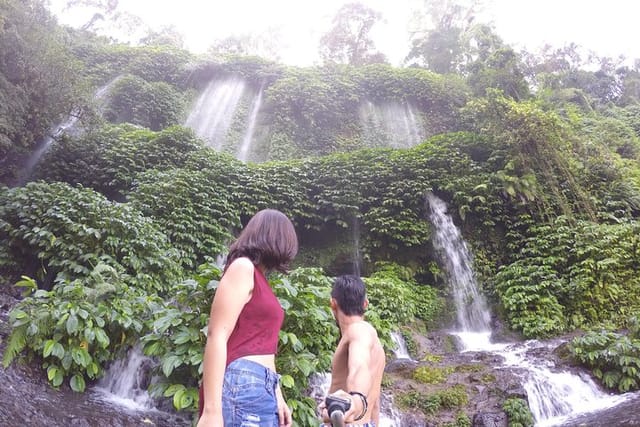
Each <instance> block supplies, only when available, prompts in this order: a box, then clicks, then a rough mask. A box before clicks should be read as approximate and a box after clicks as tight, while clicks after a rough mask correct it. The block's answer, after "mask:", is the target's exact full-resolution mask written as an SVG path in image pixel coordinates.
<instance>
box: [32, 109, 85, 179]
mask: <svg viewBox="0 0 640 427" xmlns="http://www.w3.org/2000/svg"><path fill="white" fill-rule="evenodd" d="M79 118H80V111H74V112H72V113H71V114H70V115H69V117H67V119H66V120H65V121H63V122H61V123H59V124H58V125H56V126H55V127H54V128H53V129H52V130H51V132H50V133H49V135H48V136H47V137H46V138H45V140H44V141H43V142H42V144H41V145H40V147H39V148H38V149H37V150H36V151H34V152H33V153H32V154H31V156H30V157H29V158H28V159H27V163H26V164H25V165H24V169H23V170H22V174H21V179H20V181H22V182H24V181H26V180H27V179H28V178H29V177H30V176H31V174H32V173H33V170H34V169H35V167H36V165H37V164H38V163H40V159H42V157H43V156H44V154H45V153H46V152H47V151H49V148H50V147H51V144H53V142H54V141H55V140H56V139H57V138H60V137H61V136H62V135H63V134H64V133H66V132H67V131H68V130H70V129H71V128H73V127H74V126H75V124H76V122H77V121H78V119H79Z"/></svg>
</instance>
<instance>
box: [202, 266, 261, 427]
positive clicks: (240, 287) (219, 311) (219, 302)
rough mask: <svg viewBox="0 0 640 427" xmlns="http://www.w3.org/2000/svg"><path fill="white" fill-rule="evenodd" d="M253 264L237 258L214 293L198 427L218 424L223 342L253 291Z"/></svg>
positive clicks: (223, 360)
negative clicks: (202, 400)
mask: <svg viewBox="0 0 640 427" xmlns="http://www.w3.org/2000/svg"><path fill="white" fill-rule="evenodd" d="M254 268H255V267H254V265H253V263H252V262H251V260H249V259H248V258H238V259H236V260H235V261H233V263H231V265H230V266H229V267H228V268H227V271H226V272H225V273H224V275H223V276H222V279H221V280H220V283H219V284H218V289H217V290H216V294H215V297H214V298H213V303H212V304H211V314H210V317H209V325H208V327H207V344H206V345H205V349H204V361H203V364H204V367H203V373H202V387H203V391H204V406H203V413H202V417H200V420H199V421H198V427H210V426H218V425H222V382H223V379H224V371H225V365H226V361H227V340H228V339H229V336H230V335H231V332H232V331H233V328H234V327H235V325H236V322H237V320H238V316H239V315H240V312H241V311H242V308H243V307H244V305H245V304H246V303H247V302H248V301H249V299H250V298H251V292H252V291H253V271H254Z"/></svg>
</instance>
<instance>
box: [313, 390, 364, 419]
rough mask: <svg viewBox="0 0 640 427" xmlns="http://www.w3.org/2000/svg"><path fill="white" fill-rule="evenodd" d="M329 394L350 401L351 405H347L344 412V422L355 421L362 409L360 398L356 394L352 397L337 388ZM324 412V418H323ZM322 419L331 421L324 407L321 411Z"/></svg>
mask: <svg viewBox="0 0 640 427" xmlns="http://www.w3.org/2000/svg"><path fill="white" fill-rule="evenodd" d="M330 396H335V397H339V398H340V399H345V400H348V401H350V402H351V406H349V410H348V411H347V412H345V413H344V422H345V423H351V422H354V421H356V418H357V417H358V416H360V414H361V413H362V410H363V409H364V408H363V406H362V400H360V399H359V398H358V397H357V396H356V398H355V399H354V396H352V395H350V394H349V393H347V392H346V391H344V390H337V391H335V392H333V393H331V394H330ZM325 414H326V418H325ZM322 419H323V421H329V422H330V421H331V420H330V418H329V414H327V411H326V408H325V410H324V412H323V417H322Z"/></svg>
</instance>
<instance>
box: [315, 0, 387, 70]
mask: <svg viewBox="0 0 640 427" xmlns="http://www.w3.org/2000/svg"><path fill="white" fill-rule="evenodd" d="M381 18H382V15H381V14H380V13H379V12H377V11H375V10H373V9H371V8H369V7H367V6H365V5H363V4H362V3H348V4H345V5H344V6H342V7H341V8H340V10H338V13H336V16H335V17H334V18H333V25H332V27H331V29H330V30H329V31H328V32H327V33H325V35H323V36H322V38H321V39H320V57H321V58H322V60H323V61H324V62H325V63H329V64H330V63H338V64H351V65H364V64H375V63H384V62H386V58H385V56H384V55H383V54H382V53H380V52H378V51H377V50H376V48H375V44H374V42H373V40H372V39H371V35H370V32H371V28H372V27H373V26H374V25H375V24H376V23H377V22H378V21H380V19H381Z"/></svg>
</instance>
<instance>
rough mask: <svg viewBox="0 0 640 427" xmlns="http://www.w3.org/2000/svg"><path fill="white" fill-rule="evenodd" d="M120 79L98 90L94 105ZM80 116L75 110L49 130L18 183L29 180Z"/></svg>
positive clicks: (115, 79) (118, 77)
mask: <svg viewBox="0 0 640 427" xmlns="http://www.w3.org/2000/svg"><path fill="white" fill-rule="evenodd" d="M121 78H122V76H117V77H116V78H114V79H113V80H111V81H110V82H109V83H107V84H106V85H104V86H102V87H100V88H98V90H96V92H95V93H94V94H93V100H94V103H95V104H96V105H98V104H99V101H100V100H101V99H103V98H104V97H105V96H106V95H107V94H108V93H109V89H111V87H112V86H113V85H114V84H115V83H116V82H117V81H118V80H120V79H121ZM98 107H99V105H98ZM81 115H82V111H81V109H79V108H75V109H74V110H73V111H72V112H71V114H69V117H67V118H66V119H65V120H64V121H62V122H60V123H58V124H57V125H56V126H55V127H53V128H52V129H51V132H50V133H49V135H47V137H46V138H45V139H44V141H42V143H41V144H40V147H39V148H38V149H37V150H36V151H34V152H33V153H32V154H31V156H30V157H29V158H28V159H27V162H26V163H25V165H24V168H23V170H22V172H21V174H20V179H19V181H20V182H21V183H22V184H24V183H25V182H26V181H27V180H28V179H29V177H30V176H31V174H32V173H33V171H34V169H35V167H36V166H37V165H38V163H40V159H42V157H43V156H44V155H45V154H46V152H47V151H48V150H49V148H50V147H51V144H53V143H54V142H55V141H56V140H57V139H58V138H60V137H61V136H62V135H64V134H67V133H70V132H71V131H72V130H73V129H74V128H75V127H76V123H77V122H78V120H80V117H81Z"/></svg>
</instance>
